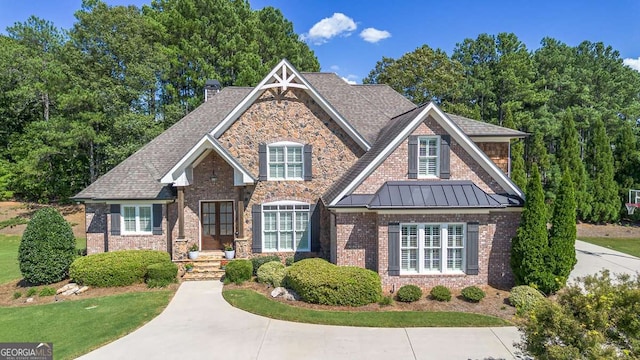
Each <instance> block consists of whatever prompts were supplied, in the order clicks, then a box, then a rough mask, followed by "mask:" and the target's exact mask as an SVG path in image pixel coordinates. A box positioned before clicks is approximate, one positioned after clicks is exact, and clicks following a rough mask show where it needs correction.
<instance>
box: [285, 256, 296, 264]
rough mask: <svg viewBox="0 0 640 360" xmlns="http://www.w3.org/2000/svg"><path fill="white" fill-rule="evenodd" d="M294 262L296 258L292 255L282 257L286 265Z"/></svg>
mask: <svg viewBox="0 0 640 360" xmlns="http://www.w3.org/2000/svg"><path fill="white" fill-rule="evenodd" d="M294 262H296V258H295V257H293V256H287V258H286V259H284V264H285V265H287V266H291V265H293V263H294Z"/></svg>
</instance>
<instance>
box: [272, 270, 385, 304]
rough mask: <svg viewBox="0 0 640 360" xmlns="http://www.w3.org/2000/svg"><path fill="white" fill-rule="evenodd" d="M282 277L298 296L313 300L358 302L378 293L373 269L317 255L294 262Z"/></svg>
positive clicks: (371, 300) (372, 298) (370, 300)
mask: <svg viewBox="0 0 640 360" xmlns="http://www.w3.org/2000/svg"><path fill="white" fill-rule="evenodd" d="M284 281H285V283H286V284H287V286H288V287H290V288H292V289H293V290H295V292H296V293H298V295H300V298H302V300H304V301H306V302H309V303H313V304H324V305H348V306H361V305H366V304H370V303H374V302H377V301H378V300H380V298H381V297H382V287H381V285H380V276H378V274H377V273H375V272H373V271H371V270H367V269H363V268H359V267H355V266H336V265H334V264H331V263H329V262H327V261H326V260H323V259H318V258H314V259H305V260H301V261H298V262H296V263H294V264H293V265H292V266H291V267H289V268H288V270H287V275H286V276H285V280H284Z"/></svg>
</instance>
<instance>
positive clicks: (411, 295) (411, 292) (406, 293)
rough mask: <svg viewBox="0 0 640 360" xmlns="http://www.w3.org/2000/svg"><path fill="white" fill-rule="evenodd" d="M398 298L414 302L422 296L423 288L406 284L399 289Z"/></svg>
mask: <svg viewBox="0 0 640 360" xmlns="http://www.w3.org/2000/svg"><path fill="white" fill-rule="evenodd" d="M397 297H398V300H399V301H402V302H408V303H410V302H414V301H418V300H420V298H421V297H422V289H420V288H419V287H417V286H415V285H404V286H402V287H401V288H400V290H398V295H397Z"/></svg>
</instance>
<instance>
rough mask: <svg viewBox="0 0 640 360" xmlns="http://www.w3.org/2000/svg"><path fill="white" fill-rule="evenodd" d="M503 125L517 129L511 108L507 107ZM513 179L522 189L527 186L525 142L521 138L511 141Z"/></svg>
mask: <svg viewBox="0 0 640 360" xmlns="http://www.w3.org/2000/svg"><path fill="white" fill-rule="evenodd" d="M504 114H505V115H504V122H503V125H504V126H505V127H508V128H510V129H516V125H515V123H514V121H513V113H512V112H511V108H509V107H507V108H506V110H505V111H504ZM510 146H511V180H513V182H514V183H516V185H518V187H520V189H524V188H526V187H527V171H526V169H525V165H524V143H523V142H522V140H520V139H516V140H514V141H512V142H511V144H510Z"/></svg>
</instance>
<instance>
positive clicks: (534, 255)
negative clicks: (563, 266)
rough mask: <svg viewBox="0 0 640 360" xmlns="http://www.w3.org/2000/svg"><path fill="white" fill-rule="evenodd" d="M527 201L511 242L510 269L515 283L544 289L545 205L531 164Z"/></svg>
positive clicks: (546, 278)
mask: <svg viewBox="0 0 640 360" xmlns="http://www.w3.org/2000/svg"><path fill="white" fill-rule="evenodd" d="M526 197H527V201H526V202H525V205H524V210H523V211H522V217H521V220H520V226H519V227H518V230H517V232H516V236H515V237H514V238H513V240H512V241H511V269H512V270H513V274H514V276H515V280H516V284H517V285H531V286H534V287H536V288H538V289H540V290H542V289H547V288H549V286H548V285H547V284H548V283H549V282H550V281H552V279H550V278H551V277H550V276H549V272H548V267H547V266H548V265H547V264H546V263H545V257H546V256H547V253H548V238H547V222H546V218H547V216H546V211H547V210H546V208H545V204H544V193H543V191H542V181H541V179H540V172H539V171H538V167H537V166H536V165H533V166H532V167H531V177H530V178H529V183H528V185H527V190H526Z"/></svg>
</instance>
